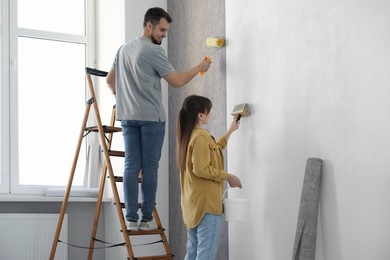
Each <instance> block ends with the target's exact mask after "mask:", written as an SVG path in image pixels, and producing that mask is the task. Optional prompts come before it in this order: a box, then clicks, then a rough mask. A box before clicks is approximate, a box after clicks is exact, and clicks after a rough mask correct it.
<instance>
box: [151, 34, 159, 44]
mask: <svg viewBox="0 0 390 260" xmlns="http://www.w3.org/2000/svg"><path fill="white" fill-rule="evenodd" d="M152 42H153V43H154V44H157V45H161V42H159V41H157V40H156V39H155V38H154V37H153V35H152Z"/></svg>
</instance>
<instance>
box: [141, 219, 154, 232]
mask: <svg viewBox="0 0 390 260" xmlns="http://www.w3.org/2000/svg"><path fill="white" fill-rule="evenodd" d="M139 229H140V230H152V229H156V228H155V227H152V225H151V223H150V222H143V221H141V222H140V223H139Z"/></svg>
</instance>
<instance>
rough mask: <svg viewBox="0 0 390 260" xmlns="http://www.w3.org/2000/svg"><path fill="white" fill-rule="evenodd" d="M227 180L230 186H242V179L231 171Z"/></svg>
mask: <svg viewBox="0 0 390 260" xmlns="http://www.w3.org/2000/svg"><path fill="white" fill-rule="evenodd" d="M227 181H228V183H229V186H230V187H232V188H237V187H238V188H240V189H241V188H242V184H241V180H240V179H239V178H238V177H237V176H236V175H233V174H230V173H229V174H228V178H227Z"/></svg>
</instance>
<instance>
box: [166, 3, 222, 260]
mask: <svg viewBox="0 0 390 260" xmlns="http://www.w3.org/2000/svg"><path fill="white" fill-rule="evenodd" d="M168 12H169V14H170V15H171V16H172V19H173V23H172V24H171V27H170V30H169V33H168V56H169V59H170V61H171V62H172V64H173V65H174V66H175V69H176V70H177V71H185V70H187V69H189V68H191V67H193V66H194V65H196V64H198V63H199V62H200V61H201V60H202V59H203V58H204V56H205V55H206V54H208V52H210V51H211V50H212V49H210V48H208V47H207V46H206V38H208V37H224V36H225V1H224V0H216V1H199V0H189V1H179V0H170V1H168ZM225 54H226V52H225V48H221V49H220V50H218V51H216V52H215V53H213V54H212V59H213V63H212V66H211V68H210V70H209V71H208V72H207V73H206V74H205V76H203V77H202V76H197V77H196V78H195V79H194V80H192V81H191V82H190V83H189V84H187V85H186V86H184V87H182V88H180V89H173V88H169V97H168V99H169V108H168V114H169V154H170V159H169V171H170V173H169V174H170V175H169V176H170V177H169V207H170V208H169V221H170V223H169V227H170V230H169V231H170V232H169V239H170V244H171V247H172V251H173V253H174V254H175V256H176V258H177V259H183V258H184V255H185V244H186V240H187V235H186V230H185V228H184V225H183V221H182V215H181V207H180V182H179V173H178V170H177V167H176V157H175V153H176V119H177V115H178V112H179V110H180V109H181V104H182V102H183V100H184V98H186V97H187V96H188V95H191V94H197V95H203V96H207V97H208V98H210V99H211V101H212V102H213V108H212V118H211V120H210V122H209V125H208V130H209V131H210V133H211V134H212V135H214V136H215V137H216V138H217V137H219V136H221V135H222V134H223V133H224V132H225V130H226V73H225V71H226V62H225V56H226V55H225ZM217 259H221V260H222V259H223V260H226V259H228V235H227V225H226V223H225V225H224V227H223V234H222V237H221V242H220V247H219V251H218V257H217Z"/></svg>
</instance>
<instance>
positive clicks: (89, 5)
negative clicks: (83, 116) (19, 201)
mask: <svg viewBox="0 0 390 260" xmlns="http://www.w3.org/2000/svg"><path fill="white" fill-rule="evenodd" d="M0 1H1V4H2V6H1V7H2V8H1V11H2V20H3V21H2V25H3V32H2V33H3V35H2V38H1V40H2V50H1V51H2V55H1V56H2V64H1V70H2V76H3V77H2V79H1V80H2V82H1V84H2V85H1V89H0V90H1V96H2V100H1V105H2V107H1V112H2V113H1V116H0V118H1V128H2V129H1V142H0V143H1V184H0V193H23V194H32V193H34V194H36V193H39V194H43V193H44V192H45V190H46V188H47V187H49V186H39V185H34V186H27V185H20V184H19V172H18V163H19V160H18V155H17V149H15V148H14V147H15V146H17V136H16V135H11V132H14V131H17V127H18V126H17V123H15V120H11V118H16V115H15V114H12V113H16V112H15V111H16V109H15V107H17V106H18V104H17V87H18V86H17V75H18V71H17V66H16V65H17V61H18V54H17V47H16V46H17V38H18V37H19V36H24V37H33V38H39V39H49V40H60V41H65V42H72V43H82V44H86V46H87V48H86V61H85V64H86V66H88V67H96V54H95V53H96V52H95V39H96V32H95V31H96V29H95V25H96V24H97V23H96V22H95V17H96V12H95V11H96V8H95V1H93V0H85V4H86V22H85V26H86V28H85V29H86V30H85V32H86V33H85V34H86V35H84V36H82V35H70V34H62V33H50V32H44V31H39V30H30V29H24V28H17V6H16V5H17V0H0ZM64 1H66V0H64ZM70 17H71V15H70ZM70 19H71V18H70ZM86 98H87V97H86ZM11 108H13V109H11ZM11 111H12V112H11ZM78 123H81V122H75V124H78ZM4 126H8V127H4ZM11 138H12V139H11ZM76 141H77V140H75V143H76ZM11 144H12V145H11ZM12 146H14V147H12ZM39 160H41V161H42V163H44V158H37V162H38V163H39ZM70 166H71V162H69V169H70ZM65 185H66V183H65V184H64V186H65ZM50 187H52V186H50Z"/></svg>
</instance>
